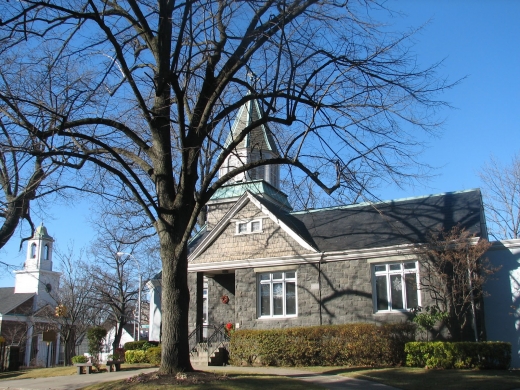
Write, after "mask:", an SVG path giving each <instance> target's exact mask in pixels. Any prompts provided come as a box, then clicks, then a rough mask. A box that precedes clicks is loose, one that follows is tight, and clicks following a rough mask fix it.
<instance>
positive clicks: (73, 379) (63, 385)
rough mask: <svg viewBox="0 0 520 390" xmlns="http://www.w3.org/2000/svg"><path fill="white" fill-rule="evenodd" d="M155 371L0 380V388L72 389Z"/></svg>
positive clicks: (13, 389)
mask: <svg viewBox="0 0 520 390" xmlns="http://www.w3.org/2000/svg"><path fill="white" fill-rule="evenodd" d="M153 371H157V368H155V367H154V368H143V369H141V370H133V371H118V372H110V373H108V372H100V373H93V374H89V375H86V374H83V375H66V376H53V377H51V378H39V379H11V380H2V381H0V389H1V390H4V389H9V390H69V389H71V390H73V389H81V388H82V387H85V386H90V385H95V384H96V383H102V382H110V381H117V380H121V379H125V378H130V377H132V376H135V375H139V374H141V373H146V372H153Z"/></svg>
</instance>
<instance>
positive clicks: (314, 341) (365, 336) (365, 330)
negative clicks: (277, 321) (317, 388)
mask: <svg viewBox="0 0 520 390" xmlns="http://www.w3.org/2000/svg"><path fill="white" fill-rule="evenodd" d="M414 336H415V326H414V325H413V324H410V323H402V324H388V325H384V326H376V325H373V324H346V325H329V326H313V327H301V328H288V329H276V330H262V331H259V330H240V331H236V332H234V333H233V335H232V337H231V342H230V351H229V352H230V359H231V361H232V363H233V364H237V365H240V364H249V365H252V364H262V365H272V366H314V365H322V366H338V365H347V366H357V365H363V366H367V365H368V366H376V365H396V364H402V363H404V360H405V354H404V345H405V343H406V342H408V341H411V340H414Z"/></svg>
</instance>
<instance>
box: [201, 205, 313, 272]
mask: <svg viewBox="0 0 520 390" xmlns="http://www.w3.org/2000/svg"><path fill="white" fill-rule="evenodd" d="M256 218H262V232H260V233H253V234H236V221H237V220H251V219H256ZM308 253H313V252H312V251H310V250H308V249H305V248H303V247H302V246H301V245H300V244H298V243H297V242H296V241H295V240H294V239H293V238H292V237H291V236H289V234H287V233H286V232H285V231H284V230H283V229H282V228H281V227H280V226H279V225H277V224H276V223H275V222H273V221H272V220H271V219H270V218H268V217H266V215H265V214H264V213H262V212H261V211H260V210H259V209H258V208H257V207H256V206H255V205H254V204H253V203H251V202H249V203H247V204H246V205H245V206H244V207H243V208H242V209H241V210H240V211H239V212H238V213H237V214H236V215H235V216H234V217H233V220H232V222H230V223H229V224H228V226H227V227H226V229H225V230H224V231H223V232H222V233H221V234H220V236H219V237H218V238H217V239H216V240H215V242H213V243H212V244H211V246H210V248H209V249H208V250H206V251H205V252H203V253H201V254H200V255H199V256H197V258H196V259H194V260H192V263H212V262H220V261H233V260H243V259H258V258H267V257H280V256H289V255H302V254H308Z"/></svg>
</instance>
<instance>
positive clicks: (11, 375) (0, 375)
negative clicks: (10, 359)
mask: <svg viewBox="0 0 520 390" xmlns="http://www.w3.org/2000/svg"><path fill="white" fill-rule="evenodd" d="M26 373H27V371H6V372H0V380H2V379H16V378H17V377H19V376H22V375H25V374H26Z"/></svg>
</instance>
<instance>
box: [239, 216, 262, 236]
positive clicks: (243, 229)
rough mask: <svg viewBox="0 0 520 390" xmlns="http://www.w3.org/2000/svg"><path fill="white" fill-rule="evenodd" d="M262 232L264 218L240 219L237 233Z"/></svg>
mask: <svg viewBox="0 0 520 390" xmlns="http://www.w3.org/2000/svg"><path fill="white" fill-rule="evenodd" d="M260 232H262V220H261V219H255V220H252V221H238V222H237V227H236V234H250V233H260Z"/></svg>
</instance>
